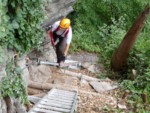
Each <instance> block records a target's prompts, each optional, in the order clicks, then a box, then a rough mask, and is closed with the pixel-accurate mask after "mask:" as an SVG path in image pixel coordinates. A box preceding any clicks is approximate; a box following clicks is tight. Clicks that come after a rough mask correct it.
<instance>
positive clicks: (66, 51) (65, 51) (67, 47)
mask: <svg viewBox="0 0 150 113" xmlns="http://www.w3.org/2000/svg"><path fill="white" fill-rule="evenodd" d="M69 46H70V44H66V47H65V50H64V56H67V53H68V50H69Z"/></svg>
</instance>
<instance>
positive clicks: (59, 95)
mask: <svg viewBox="0 0 150 113" xmlns="http://www.w3.org/2000/svg"><path fill="white" fill-rule="evenodd" d="M48 96H55V97H64V98H68V99H69V98H74V96H75V95H73V96H68V95H65V94H58V93H57V94H50V95H48Z"/></svg>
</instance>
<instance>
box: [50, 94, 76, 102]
mask: <svg viewBox="0 0 150 113" xmlns="http://www.w3.org/2000/svg"><path fill="white" fill-rule="evenodd" d="M48 98H49V99H51V98H59V99H64V100H70V101H73V100H74V99H73V98H67V97H60V96H53V95H50V96H48Z"/></svg>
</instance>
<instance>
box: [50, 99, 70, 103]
mask: <svg viewBox="0 0 150 113" xmlns="http://www.w3.org/2000/svg"><path fill="white" fill-rule="evenodd" d="M47 100H55V101H60V102H65V103H71V102H72V101H71V100H64V99H58V98H47Z"/></svg>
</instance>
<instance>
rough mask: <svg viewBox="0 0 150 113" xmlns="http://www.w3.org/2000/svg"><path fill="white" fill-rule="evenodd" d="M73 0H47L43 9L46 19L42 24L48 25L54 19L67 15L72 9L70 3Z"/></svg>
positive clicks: (73, 0) (73, 1)
mask: <svg viewBox="0 0 150 113" xmlns="http://www.w3.org/2000/svg"><path fill="white" fill-rule="evenodd" d="M74 3H75V0H47V2H46V3H45V6H46V7H45V11H46V14H47V17H48V19H47V20H46V21H45V22H44V23H43V24H42V26H49V25H51V24H53V23H54V22H55V21H57V20H59V19H61V18H63V17H65V16H67V15H68V14H69V13H71V12H72V11H73V8H72V5H73V4H74Z"/></svg>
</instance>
